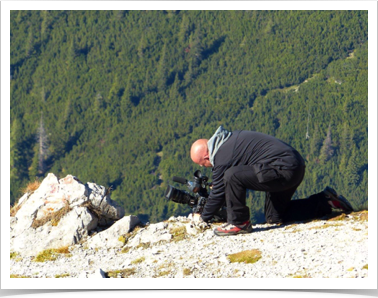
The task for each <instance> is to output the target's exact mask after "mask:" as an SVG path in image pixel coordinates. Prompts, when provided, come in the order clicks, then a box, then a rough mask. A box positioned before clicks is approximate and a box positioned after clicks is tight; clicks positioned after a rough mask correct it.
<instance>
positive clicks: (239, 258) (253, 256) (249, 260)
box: [227, 249, 261, 264]
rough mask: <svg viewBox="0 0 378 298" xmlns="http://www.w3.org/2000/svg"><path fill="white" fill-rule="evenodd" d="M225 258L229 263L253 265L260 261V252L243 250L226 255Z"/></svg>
mask: <svg viewBox="0 0 378 298" xmlns="http://www.w3.org/2000/svg"><path fill="white" fill-rule="evenodd" d="M227 258H228V259H229V260H230V262H231V263H235V262H237V263H246V264H253V263H256V262H257V261H258V260H260V259H261V251H259V250H258V249H252V250H245V251H241V252H238V253H235V254H231V255H228V256H227Z"/></svg>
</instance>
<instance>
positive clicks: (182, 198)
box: [165, 170, 227, 222]
mask: <svg viewBox="0 0 378 298" xmlns="http://www.w3.org/2000/svg"><path fill="white" fill-rule="evenodd" d="M172 180H173V181H174V182H178V183H181V184H185V185H186V186H187V187H188V189H189V191H191V192H193V193H194V196H193V195H191V194H189V193H188V192H186V191H183V190H180V189H177V188H175V187H173V186H171V185H168V186H167V189H166V191H165V197H166V199H167V200H168V201H173V202H175V203H179V204H187V205H189V206H190V207H191V208H192V211H193V213H200V214H201V213H202V211H203V208H204V207H205V205H206V202H207V198H208V197H209V193H208V191H207V188H208V187H211V185H212V184H211V183H209V182H208V177H206V176H203V175H202V173H201V171H200V170H197V171H195V172H194V181H188V180H186V179H185V178H181V177H176V176H174V177H172ZM226 220H227V212H226V209H225V207H222V208H220V209H219V211H218V212H217V213H216V214H215V215H214V218H213V219H212V220H211V222H225V221H226Z"/></svg>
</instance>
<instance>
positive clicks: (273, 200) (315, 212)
mask: <svg viewBox="0 0 378 298" xmlns="http://www.w3.org/2000/svg"><path fill="white" fill-rule="evenodd" d="M271 171H275V172H271V173H268V176H269V177H270V179H272V177H273V180H270V181H263V182H261V180H264V179H262V178H261V177H258V175H257V173H256V168H254V167H250V166H236V167H231V168H229V169H228V170H227V171H226V172H225V175H224V178H223V179H224V184H225V195H226V204H227V222H229V223H231V224H235V225H238V224H242V223H244V222H245V221H247V220H249V219H250V213H249V208H248V207H247V206H246V192H247V189H250V190H256V191H264V192H265V193H266V197H265V211H264V213H265V219H266V221H267V222H268V223H282V222H288V221H304V220H311V219H314V218H319V217H322V216H324V215H326V214H329V213H331V212H332V210H331V207H330V205H329V204H328V203H327V199H326V197H325V195H324V193H322V192H321V193H318V194H314V195H311V196H310V197H309V198H307V199H300V200H291V198H292V196H293V194H294V192H295V190H296V189H297V188H298V186H299V185H300V184H301V182H302V180H303V177H304V173H305V167H304V166H303V167H299V168H297V169H294V170H282V169H271ZM259 179H260V180H259ZM267 180H269V179H267Z"/></svg>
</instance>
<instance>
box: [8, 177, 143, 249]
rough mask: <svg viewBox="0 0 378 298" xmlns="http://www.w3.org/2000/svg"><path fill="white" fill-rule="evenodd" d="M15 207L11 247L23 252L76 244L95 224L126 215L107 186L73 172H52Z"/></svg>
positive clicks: (106, 224) (107, 223)
mask: <svg viewBox="0 0 378 298" xmlns="http://www.w3.org/2000/svg"><path fill="white" fill-rule="evenodd" d="M14 208H16V209H18V211H17V212H16V213H15V215H14V217H11V219H10V234H11V243H10V245H11V250H12V251H17V252H19V253H21V254H23V255H35V254H36V253H38V252H39V251H42V250H44V249H49V248H59V247H64V246H70V245H74V244H76V243H78V242H80V241H81V240H82V239H83V238H85V237H87V236H88V235H89V234H90V232H91V231H93V230H95V229H96V228H98V227H101V226H105V227H106V226H109V225H111V224H112V223H114V222H115V221H117V220H119V219H121V218H122V217H124V215H125V211H124V209H123V208H122V207H120V206H118V205H117V204H116V203H115V202H114V201H112V200H111V198H110V195H109V194H108V193H107V191H106V189H105V187H103V186H101V185H97V184H95V183H90V182H88V183H86V184H83V183H82V182H81V181H80V180H79V179H78V178H76V177H75V176H72V175H68V176H66V177H65V178H63V179H60V180H59V179H58V178H57V177H56V176H55V175H54V174H52V173H50V174H48V175H47V177H46V178H45V179H44V180H43V181H42V183H41V184H40V186H39V187H38V189H37V190H35V191H34V192H28V193H25V194H24V195H23V196H22V197H21V198H20V200H19V202H18V203H17V205H16V206H15V207H14ZM129 220H131V219H130V218H129ZM125 221H127V219H125ZM135 224H136V221H135V219H133V220H132V225H135ZM132 225H129V226H128V228H129V229H132V228H133V226H132Z"/></svg>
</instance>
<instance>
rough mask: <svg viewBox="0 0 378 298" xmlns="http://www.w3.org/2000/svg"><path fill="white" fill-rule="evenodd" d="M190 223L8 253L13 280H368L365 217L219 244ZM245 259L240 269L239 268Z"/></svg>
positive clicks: (258, 232)
mask: <svg viewBox="0 0 378 298" xmlns="http://www.w3.org/2000/svg"><path fill="white" fill-rule="evenodd" d="M215 227H216V225H212V227H211V228H210V229H207V230H198V229H196V228H194V227H192V226H191V224H190V221H189V219H188V218H186V217H178V218H174V217H172V218H170V219H169V220H168V221H166V222H161V223H158V224H150V225H148V226H145V227H140V226H137V227H136V228H135V229H134V230H133V231H131V232H130V233H127V234H124V235H120V236H119V238H118V241H119V242H120V245H118V247H117V248H115V247H113V248H112V247H110V248H109V247H108V248H106V247H101V246H98V245H97V246H94V245H90V243H91V242H90V238H91V237H92V235H91V236H88V238H87V239H83V240H82V241H81V242H80V243H78V244H75V245H72V246H69V247H66V248H62V249H60V250H46V251H44V254H42V255H39V256H21V255H20V254H18V253H17V252H13V253H11V265H10V274H11V277H33V278H104V277H110V278H113V277H118V278H147V277H154V278H225V277H226V278H230V277H237V278H266V277H268V278H276V277H278V278H365V277H368V213H367V211H365V212H356V213H351V214H349V215H345V214H341V215H340V214H334V215H333V216H331V217H329V218H324V219H322V220H316V221H312V222H308V223H291V224H285V225H280V226H278V225H269V224H259V225H254V226H253V228H254V231H253V233H251V234H245V235H237V236H230V237H218V236H215V235H214V233H213V229H214V228H215ZM237 253H242V255H244V257H245V258H244V259H243V260H242V261H238V260H237V259H236V260H235V259H234V258H233V257H238V255H235V256H234V254H237Z"/></svg>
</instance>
